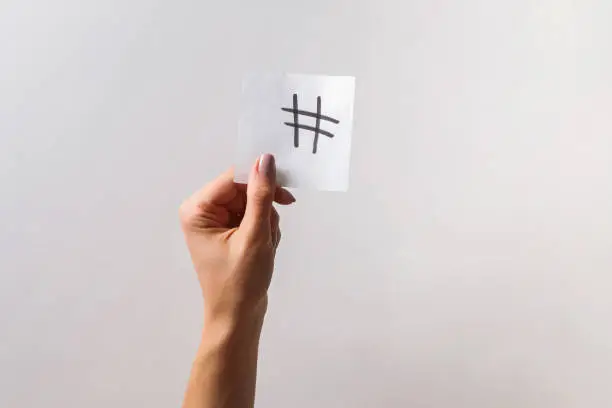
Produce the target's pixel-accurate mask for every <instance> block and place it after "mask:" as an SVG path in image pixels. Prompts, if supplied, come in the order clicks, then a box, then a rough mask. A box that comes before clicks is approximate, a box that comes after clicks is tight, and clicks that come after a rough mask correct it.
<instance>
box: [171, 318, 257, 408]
mask: <svg viewBox="0 0 612 408" xmlns="http://www.w3.org/2000/svg"><path fill="white" fill-rule="evenodd" d="M263 315H264V314H263V313H258V314H257V315H255V316H249V317H240V318H231V319H219V318H208V319H205V324H204V330H203V333H202V341H201V344H200V347H199V348H198V353H197V355H196V358H195V360H194V363H193V367H192V370H191V376H190V378H189V384H188V386H187V392H186V394H185V400H184V403H183V408H251V407H253V405H254V400H255V379H256V374H257V354H258V347H259V337H260V334H261V327H262V324H263Z"/></svg>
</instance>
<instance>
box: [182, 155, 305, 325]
mask: <svg viewBox="0 0 612 408" xmlns="http://www.w3.org/2000/svg"><path fill="white" fill-rule="evenodd" d="M273 201H276V202H277V203H279V204H283V205H286V204H291V203H293V202H295V198H294V197H293V195H292V194H291V193H290V192H289V191H287V190H285V189H283V188H280V187H277V186H276V166H275V161H274V157H273V156H272V155H269V154H265V155H262V156H261V157H260V158H258V159H257V161H256V162H255V164H254V166H253V168H252V169H251V174H250V176H249V181H248V184H247V185H244V184H237V183H234V181H233V171H232V170H228V171H227V172H225V173H224V174H222V175H220V176H219V177H218V178H217V179H215V180H214V181H212V182H211V183H210V184H208V185H207V186H205V187H204V188H203V189H202V190H200V191H199V192H197V193H195V194H194V195H193V196H192V197H191V198H189V199H188V200H187V201H185V202H184V203H183V204H182V205H181V208H180V218H181V224H182V228H183V232H184V233H185V239H186V241H187V246H188V247H189V252H190V253H191V259H192V261H193V264H194V267H195V269H196V272H197V274H198V279H199V281H200V286H201V288H202V294H203V296H204V305H205V312H204V315H205V322H206V321H211V320H215V321H218V320H221V321H228V320H229V321H235V320H236V319H242V318H245V317H246V318H248V317H249V316H253V315H255V316H259V317H261V318H263V315H264V314H265V311H266V309H267V300H268V297H267V291H268V287H269V286H270V280H271V279H272V271H273V268H274V257H275V254H276V249H277V248H278V244H279V242H280V239H281V232H280V228H279V215H278V213H277V212H276V210H275V209H274V207H273V205H272V202H273Z"/></svg>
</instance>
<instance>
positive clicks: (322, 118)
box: [281, 108, 340, 123]
mask: <svg viewBox="0 0 612 408" xmlns="http://www.w3.org/2000/svg"><path fill="white" fill-rule="evenodd" d="M281 110H284V111H285V112H289V113H294V114H295V113H296V111H295V110H294V109H289V108H281ZM297 114H298V115H302V116H310V117H311V118H316V117H317V114H316V113H314V112H308V111H305V110H298V111H297ZM320 118H321V120H327V121H328V122H331V123H340V121H339V120H337V119H334V118H330V117H329V116H325V115H321V116H320Z"/></svg>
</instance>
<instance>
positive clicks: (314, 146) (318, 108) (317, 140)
mask: <svg viewBox="0 0 612 408" xmlns="http://www.w3.org/2000/svg"><path fill="white" fill-rule="evenodd" d="M320 128H321V97H320V96H317V123H316V124H315V135H314V142H313V143H312V154H316V153H317V145H318V144H319V130H321V129H320Z"/></svg>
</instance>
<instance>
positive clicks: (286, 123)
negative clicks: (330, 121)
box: [284, 122, 334, 138]
mask: <svg viewBox="0 0 612 408" xmlns="http://www.w3.org/2000/svg"><path fill="white" fill-rule="evenodd" d="M284 123H285V125H287V126H291V127H292V128H296V129H298V128H299V129H304V130H311V131H313V132H315V131H316V130H317V128H315V127H314V126H308V125H296V124H295V123H291V122H284ZM319 134H321V135H323V136H327V137H330V138H331V137H334V134H333V133H329V132H327V131H325V130H322V129H319Z"/></svg>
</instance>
